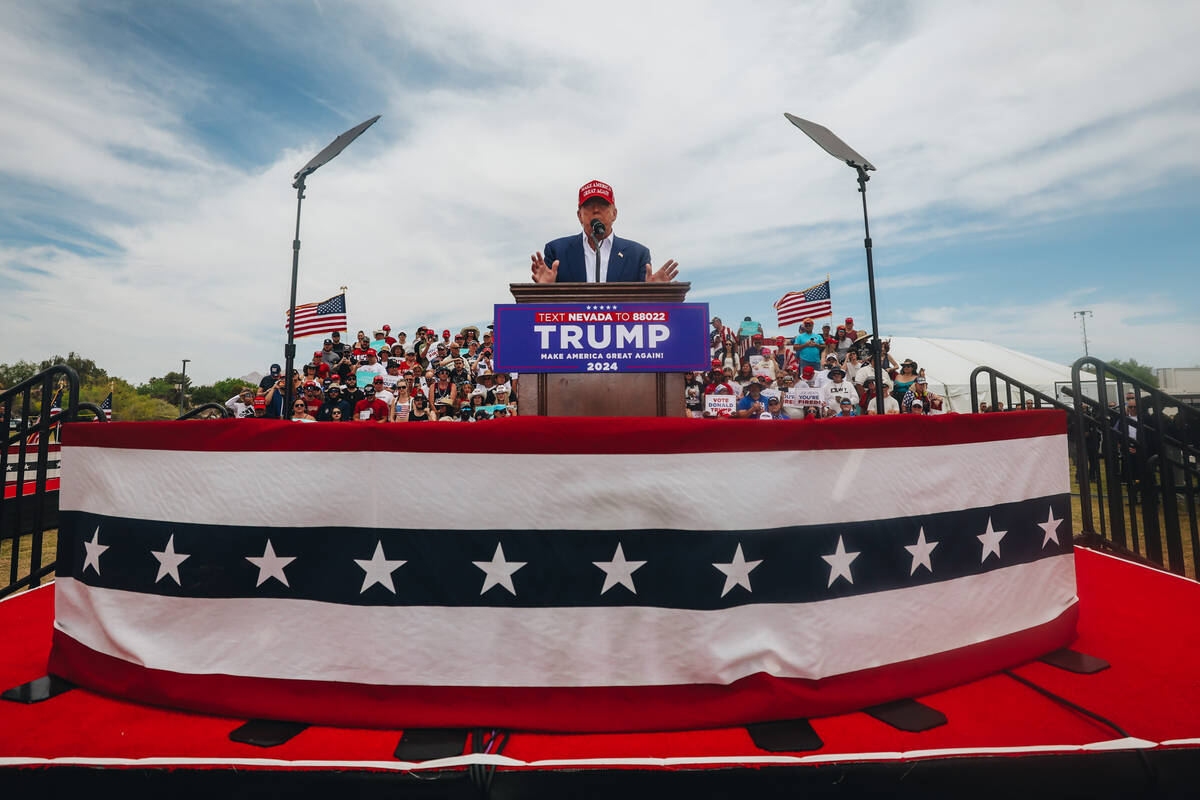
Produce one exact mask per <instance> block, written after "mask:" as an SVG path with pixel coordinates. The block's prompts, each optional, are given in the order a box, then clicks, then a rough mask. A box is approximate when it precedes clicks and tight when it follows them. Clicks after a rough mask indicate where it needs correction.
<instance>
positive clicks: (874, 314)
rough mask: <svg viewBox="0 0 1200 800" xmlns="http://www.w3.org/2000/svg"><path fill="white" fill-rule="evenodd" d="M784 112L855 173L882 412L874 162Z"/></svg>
mask: <svg viewBox="0 0 1200 800" xmlns="http://www.w3.org/2000/svg"><path fill="white" fill-rule="evenodd" d="M784 116H785V117H787V120H788V122H790V123H792V124H793V125H795V126H796V127H797V128H799V129H800V130H802V131H804V132H805V133H806V134H807V135H808V138H810V139H812V140H813V141H814V142H816V143H817V144H819V145H820V146H821V149H822V150H824V151H825V152H826V153H829V155H831V156H833V157H834V158H836V159H837V160H838V161H842V162H845V163H846V164H848V165H849V166H850V167H851V168H852V169H854V170H855V171H856V172H857V173H858V191H859V192H861V193H862V204H863V230H864V231H865V232H866V238H864V239H863V246H864V247H865V248H866V249H867V287H868V290H869V291H870V294H871V337H872V339H873V340H874V341H873V342H872V351H873V353H874V355H873V357H872V359H871V360H872V361H874V362H875V411H876V413H878V414H880V415H882V414H883V343H882V342H880V341H879V313H878V310H877V308H876V305H875V262H874V261H872V259H871V225H870V223H869V222H868V221H867V181H869V180H871V177H870V176H869V175H867V170H874V169H875V165H874V164H872V163H871V162H870V161H867V160H866V159H865V158H863V157H862V156H861V155H859V154H858V152H857V151H856V150H855V149H854V148H853V147H851V146H850V145H848V144H846V143H845V142H843V141H842V140H841V139H839V138H838V137H837V134H835V133H834V132H833V131H831V130H829V128H826V127H825V126H824V125H818V124H817V123H815V122H809V121H808V120H806V119H801V118H800V117H797V116H795V115H793V114H788V113H786V112H785V113H784Z"/></svg>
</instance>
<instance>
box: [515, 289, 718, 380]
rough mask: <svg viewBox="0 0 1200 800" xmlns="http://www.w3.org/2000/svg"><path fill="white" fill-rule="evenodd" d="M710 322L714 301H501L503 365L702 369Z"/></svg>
mask: <svg viewBox="0 0 1200 800" xmlns="http://www.w3.org/2000/svg"><path fill="white" fill-rule="evenodd" d="M707 330H708V304H707V303H586V304H580V303H569V304H568V303H555V304H549V303H531V304H528V305H497V306H496V318H495V348H496V349H495V362H496V370H497V371H503V372H687V371H690V370H703V369H707V368H708V365H709V355H708V333H707Z"/></svg>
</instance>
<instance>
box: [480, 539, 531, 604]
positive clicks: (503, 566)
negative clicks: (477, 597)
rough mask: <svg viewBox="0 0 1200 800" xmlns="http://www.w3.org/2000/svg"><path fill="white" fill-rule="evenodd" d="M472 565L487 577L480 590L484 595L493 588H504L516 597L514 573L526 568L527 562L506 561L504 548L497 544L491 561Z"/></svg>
mask: <svg viewBox="0 0 1200 800" xmlns="http://www.w3.org/2000/svg"><path fill="white" fill-rule="evenodd" d="M471 563H472V564H474V565H475V566H477V567H479V568H480V569H481V570H483V571H484V572H485V573H486V574H487V577H486V578H484V579H483V588H482V589H480V590H479V593H480V594H483V593H484V592H486V591H487V590H488V589H490V588H492V587H493V586H503V587H504V588H505V589H507V590H508V593H509V594H511V595H513V596H514V597H515V596H516V594H517V590H516V589H515V588H513V580H512V576H513V573H514V572H516V571H517V570H519V569H520V568H521V567H523V566H525V565H526V564H527V563H528V562H526V561H505V560H504V548H503V547H501V546H500V543H499V542H497V543H496V552H495V553H494V554H493V555H492V560H491V561H472V562H471Z"/></svg>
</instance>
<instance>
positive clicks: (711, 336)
mask: <svg viewBox="0 0 1200 800" xmlns="http://www.w3.org/2000/svg"><path fill="white" fill-rule="evenodd" d="M709 324H710V325H712V330H711V331H709V332H708V349H709V352H710V353H711V352H714V351H716V349H717V348H718V347H720V346H721V340H722V339H724V338H725V326H724V324H722V322H721V318H720V317H713V318H712V321H711V322H709Z"/></svg>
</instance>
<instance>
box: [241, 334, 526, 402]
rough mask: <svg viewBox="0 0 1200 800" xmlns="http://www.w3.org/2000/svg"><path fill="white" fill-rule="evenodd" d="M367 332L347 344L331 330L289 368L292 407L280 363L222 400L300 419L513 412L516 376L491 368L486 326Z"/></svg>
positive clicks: (490, 335) (490, 351)
mask: <svg viewBox="0 0 1200 800" xmlns="http://www.w3.org/2000/svg"><path fill="white" fill-rule="evenodd" d="M373 334H374V338H372V337H370V336H368V335H367V334H366V332H365V331H359V332H358V334H357V336H356V338H355V341H354V343H353V344H351V343H348V342H343V341H342V340H341V335H340V334H339V333H336V332H335V333H332V334H330V338H328V339H326V340H325V341H324V343H323V344H322V347H321V349H320V350H317V351H315V352H314V353H313V354H312V360H311V361H309V362H308V363H306V364H304V365H303V366H302V367H301V368H300V369H298V370H296V371H295V372H294V373H293V374H292V378H291V379H292V385H293V392H292V396H293V398H294V399H293V401H292V407H291V408H290V409H285V408H284V402H285V389H286V383H285V380H286V378H285V376H284V375H283V374H282V370H281V369H280V366H279V365H278V364H272V365H271V369H270V373H269V374H268V375H267V376H266V377H264V378H263V379H262V381H261V382H260V383H259V385H258V387H257V389H252V388H250V387H247V388H246V389H244V390H243V391H242V392H240V393H239V394H237V395H236V396H234V397H231V398H230V399H229V400H228V401H226V403H225V406H226V408H228V409H229V411H230V412H231V413H232V414H233V415H234V416H237V417H267V418H271V419H292V420H296V421H298V422H316V421H322V422H348V421H351V420H359V421H367V422H435V421H447V420H450V421H456V422H478V421H481V420H485V419H494V418H498V417H506V416H510V415H513V414H516V411H517V403H516V399H517V398H516V389H515V382H516V376H515V375H511V376H510V375H509V374H507V373H504V372H496V370H495V369H494V363H493V360H492V334H491V332H490V331H487V332H484V333H483V334H480V331H479V329H478V328H476V327H474V326H468V327H466V328H463V329H462V330H461V331H459V332H458V333H456V334H452V333H451V331H449V330H443V331H442V332H441V334H440V336H439V335H438V333H437V332H436V331H435V330H433V329H432V328H427V327H425V326H423V325H422V326H421V327H419V328H417V330H416V332H415V333H414V335H413V338H412V340H411V341H410V340H409V338H408V334H407V333H406V332H404V331H401V332H400V333H397V334H396V335H395V336H393V335H392V330H391V326H389V325H383V326H382V327H381V328H380V329H378V330H376V331H373Z"/></svg>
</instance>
